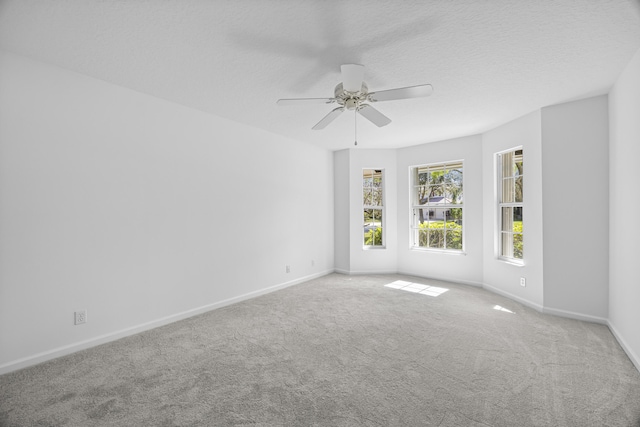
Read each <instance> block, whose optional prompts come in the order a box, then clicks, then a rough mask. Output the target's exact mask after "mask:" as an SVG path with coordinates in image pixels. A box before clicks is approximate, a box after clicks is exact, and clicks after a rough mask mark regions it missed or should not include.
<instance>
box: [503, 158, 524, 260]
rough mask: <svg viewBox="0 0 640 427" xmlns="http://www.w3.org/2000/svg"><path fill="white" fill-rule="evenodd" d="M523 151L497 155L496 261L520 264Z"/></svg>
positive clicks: (521, 254)
mask: <svg viewBox="0 0 640 427" xmlns="http://www.w3.org/2000/svg"><path fill="white" fill-rule="evenodd" d="M522 160H523V158H522V149H521V148H517V149H514V150H510V151H506V152H504V153H498V154H497V162H496V165H497V176H498V230H499V232H498V257H499V258H503V259H506V260H508V261H515V262H518V263H522V260H523V245H522V243H523V241H522V200H523V198H522V196H523V194H522V190H523V187H522V184H523V178H524V175H523V172H524V170H523V161H522Z"/></svg>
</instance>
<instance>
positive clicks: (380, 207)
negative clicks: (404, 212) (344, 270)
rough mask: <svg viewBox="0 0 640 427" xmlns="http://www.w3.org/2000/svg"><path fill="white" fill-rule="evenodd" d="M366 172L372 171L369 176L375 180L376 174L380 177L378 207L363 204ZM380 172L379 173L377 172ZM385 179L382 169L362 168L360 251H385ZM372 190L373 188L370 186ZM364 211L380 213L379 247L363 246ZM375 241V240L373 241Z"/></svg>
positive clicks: (365, 224) (373, 245) (365, 225)
mask: <svg viewBox="0 0 640 427" xmlns="http://www.w3.org/2000/svg"><path fill="white" fill-rule="evenodd" d="M366 171H372V172H373V173H372V174H371V178H372V179H373V178H375V176H376V174H379V176H380V187H379V188H380V192H381V194H380V204H379V205H375V204H365V189H366V188H367V187H365V179H366V177H365V172H366ZM378 171H380V172H378ZM385 186H386V179H385V169H384V168H376V167H370V168H362V193H361V195H362V227H363V228H362V231H363V232H362V235H361V237H360V238H361V239H362V240H361V241H360V242H361V243H362V249H363V250H372V249H373V250H376V249H386V242H387V239H386V229H387V227H386V221H387V212H386V208H385V205H386V201H385V198H386V193H387V192H386V188H385ZM372 188H373V186H372ZM366 210H379V211H380V217H381V218H380V228H381V229H382V231H381V233H380V234H381V236H380V240H381V243H380V244H379V245H375V244H371V245H367V244H365V241H366V240H365V231H364V230H365V227H367V223H366V222H365V218H364V212H365V211H366ZM374 241H375V240H374Z"/></svg>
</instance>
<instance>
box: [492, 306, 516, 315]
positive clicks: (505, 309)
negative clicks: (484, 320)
mask: <svg viewBox="0 0 640 427" xmlns="http://www.w3.org/2000/svg"><path fill="white" fill-rule="evenodd" d="M493 309H494V310H498V311H504V312H506V313H511V314H516V312H515V311H511V310H509V309H508V308H504V307H502V306H500V305H494V306H493Z"/></svg>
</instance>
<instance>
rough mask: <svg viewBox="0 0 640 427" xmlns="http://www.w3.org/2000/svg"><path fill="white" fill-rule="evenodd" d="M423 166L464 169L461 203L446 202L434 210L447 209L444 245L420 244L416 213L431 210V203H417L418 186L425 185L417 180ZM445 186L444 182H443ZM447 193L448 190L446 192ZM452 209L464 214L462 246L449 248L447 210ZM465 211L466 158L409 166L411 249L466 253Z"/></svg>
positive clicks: (462, 219) (457, 253)
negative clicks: (430, 245) (447, 245)
mask: <svg viewBox="0 0 640 427" xmlns="http://www.w3.org/2000/svg"><path fill="white" fill-rule="evenodd" d="M421 168H426V169H427V170H429V169H432V170H433V171H437V170H438V169H440V170H447V169H460V170H461V171H462V178H461V181H460V188H461V190H462V198H461V202H460V203H445V204H442V205H439V206H437V208H436V207H433V211H434V213H435V211H436V209H438V210H439V209H444V210H445V214H444V219H443V222H444V224H445V226H444V227H443V229H444V235H443V239H444V242H443V243H444V247H429V246H420V244H419V241H420V228H419V225H416V224H417V221H419V220H417V219H416V215H418V214H417V210H420V209H421V210H423V211H424V210H427V211H430V210H431V209H430V205H428V204H422V205H420V204H419V203H416V200H417V197H419V195H418V193H417V188H418V187H421V186H424V185H420V183H419V182H417V180H418V171H419V170H420V169H421ZM442 185H443V186H444V184H442ZM445 194H446V192H445ZM450 209H460V210H461V211H462V215H461V218H460V219H459V220H460V221H461V224H460V227H461V230H460V233H461V238H460V240H461V247H460V248H447V247H446V244H447V238H446V233H447V231H446V230H447V227H446V224H447V214H446V212H447V211H448V210H450ZM465 211H466V209H464V159H458V160H447V161H444V162H433V163H423V164H418V165H412V166H409V249H410V250H415V251H423V252H435V253H442V254H451V255H465V254H466V252H465V249H466V243H465V240H466V233H465V227H464V225H465V222H466V220H465ZM430 215H431V212H429V216H430Z"/></svg>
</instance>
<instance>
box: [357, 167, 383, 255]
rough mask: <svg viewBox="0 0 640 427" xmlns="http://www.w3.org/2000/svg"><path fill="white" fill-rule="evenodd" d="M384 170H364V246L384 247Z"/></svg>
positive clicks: (366, 247)
mask: <svg viewBox="0 0 640 427" xmlns="http://www.w3.org/2000/svg"><path fill="white" fill-rule="evenodd" d="M383 184H384V170H383V169H363V170H362V205H363V246H364V248H365V249H368V248H384V220H385V215H384V185H383Z"/></svg>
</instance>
